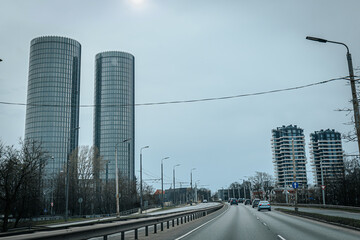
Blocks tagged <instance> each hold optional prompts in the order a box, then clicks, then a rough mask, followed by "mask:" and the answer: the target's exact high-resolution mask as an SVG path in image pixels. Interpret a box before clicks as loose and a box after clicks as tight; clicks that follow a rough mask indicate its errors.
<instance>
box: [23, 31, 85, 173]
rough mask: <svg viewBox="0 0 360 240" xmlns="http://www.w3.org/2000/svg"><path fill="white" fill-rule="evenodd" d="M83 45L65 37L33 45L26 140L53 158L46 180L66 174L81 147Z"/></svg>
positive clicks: (39, 40)
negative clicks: (39, 143) (61, 172)
mask: <svg viewBox="0 0 360 240" xmlns="http://www.w3.org/2000/svg"><path fill="white" fill-rule="evenodd" d="M80 60H81V45H80V43H78V42H77V41H75V40H73V39H69V38H64V37H55V36H46V37H39V38H35V39H33V40H32V41H31V46H30V62H29V79H28V90H27V107H26V123H25V139H33V140H36V141H38V142H41V144H42V147H43V149H44V150H45V151H46V152H47V154H48V155H49V159H48V161H47V165H46V166H45V171H44V177H45V178H51V177H52V176H51V174H57V173H59V172H60V171H63V170H64V167H65V163H66V160H67V158H68V156H69V154H70V153H71V152H72V151H73V150H74V149H75V148H77V146H78V132H79V128H78V126H79V101H80V98H79V97H80Z"/></svg>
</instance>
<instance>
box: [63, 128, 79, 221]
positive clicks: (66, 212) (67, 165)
mask: <svg viewBox="0 0 360 240" xmlns="http://www.w3.org/2000/svg"><path fill="white" fill-rule="evenodd" d="M79 129H80V127H76V128H73V129H72V130H74V131H76V130H79ZM70 134H71V132H70ZM69 142H70V143H69V145H71V137H70V138H69ZM70 147H71V146H70ZM69 154H70V153H69ZM69 158H70V156H69V155H68V156H67V159H66V181H65V222H67V220H68V214H69V213H68V212H69Z"/></svg>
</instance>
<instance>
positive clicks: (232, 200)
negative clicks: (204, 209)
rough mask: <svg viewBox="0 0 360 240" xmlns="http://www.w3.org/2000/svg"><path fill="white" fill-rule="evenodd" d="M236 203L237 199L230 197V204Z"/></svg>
mask: <svg viewBox="0 0 360 240" xmlns="http://www.w3.org/2000/svg"><path fill="white" fill-rule="evenodd" d="M234 204H235V205H238V201H237V200H236V198H233V199H231V202H230V205H234Z"/></svg>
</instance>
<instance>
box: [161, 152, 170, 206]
mask: <svg viewBox="0 0 360 240" xmlns="http://www.w3.org/2000/svg"><path fill="white" fill-rule="evenodd" d="M166 159H169V157H165V158H163V159H161V208H164V160H166Z"/></svg>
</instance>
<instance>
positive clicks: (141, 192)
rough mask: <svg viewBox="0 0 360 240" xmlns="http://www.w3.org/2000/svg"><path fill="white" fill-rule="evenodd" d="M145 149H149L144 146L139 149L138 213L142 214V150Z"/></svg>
mask: <svg viewBox="0 0 360 240" xmlns="http://www.w3.org/2000/svg"><path fill="white" fill-rule="evenodd" d="M145 148H149V146H145V147H142V148H140V213H142V209H143V195H142V150H143V149H145Z"/></svg>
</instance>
